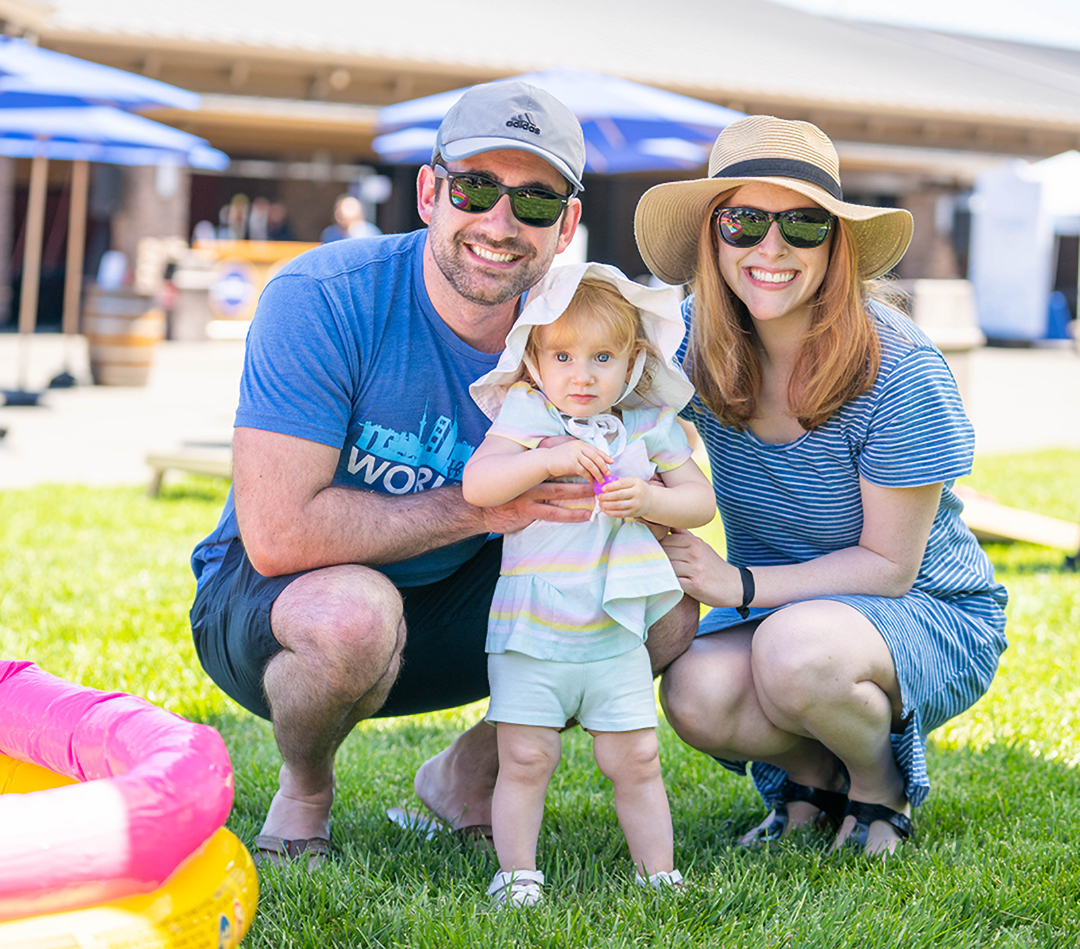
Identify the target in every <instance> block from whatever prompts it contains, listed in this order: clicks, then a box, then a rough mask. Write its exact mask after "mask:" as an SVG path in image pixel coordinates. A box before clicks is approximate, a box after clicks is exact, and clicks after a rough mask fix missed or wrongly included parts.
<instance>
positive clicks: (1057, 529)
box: [955, 486, 1080, 556]
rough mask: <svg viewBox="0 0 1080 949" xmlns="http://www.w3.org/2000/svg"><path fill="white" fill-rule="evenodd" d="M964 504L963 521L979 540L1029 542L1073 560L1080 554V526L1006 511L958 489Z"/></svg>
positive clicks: (976, 495)
mask: <svg viewBox="0 0 1080 949" xmlns="http://www.w3.org/2000/svg"><path fill="white" fill-rule="evenodd" d="M955 491H956V495H957V497H959V498H960V500H961V501H963V502H964V511H963V513H962V514H961V517H962V518H963V519H964V523H965V524H967V526H968V527H970V528H971V530H972V532H973V533H974V534H975V536H976V537H978V538H979V540H985V541H991V542H996V541H1017V540H1019V541H1025V542H1026V543H1029V544H1039V545H1040V546H1043V547H1055V548H1057V549H1058V550H1064V551H1066V552H1067V553H1069V554H1070V555H1071V556H1075V555H1076V554H1078V553H1080V524H1074V523H1073V522H1072V521H1063V520H1061V519H1059V518H1056V517H1048V516H1047V515H1045V514H1035V513H1033V512H1032V511H1022V510H1020V509H1019V508H1015V507H1006V506H1005V505H1004V504H998V503H997V502H996V501H994V500H992V499H991V498H988V497H986V496H984V495H981V494H978V493H976V492H975V491H972V490H971V489H970V488H965V487H963V486H960V487H957V488H956V489H955Z"/></svg>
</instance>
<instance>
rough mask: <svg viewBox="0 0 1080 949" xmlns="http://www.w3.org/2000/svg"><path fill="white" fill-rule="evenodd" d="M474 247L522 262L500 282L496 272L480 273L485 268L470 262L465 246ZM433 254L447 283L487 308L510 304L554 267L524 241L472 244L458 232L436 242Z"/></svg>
mask: <svg viewBox="0 0 1080 949" xmlns="http://www.w3.org/2000/svg"><path fill="white" fill-rule="evenodd" d="M473 243H475V244H477V245H478V246H481V247H486V248H488V249H489V250H493V251H496V252H499V253H506V254H516V255H520V258H521V259H520V260H518V261H517V262H516V263H515V266H514V269H513V271H512V272H510V273H507V274H505V275H504V276H502V277H501V278H500V275H499V274H498V273H497V272H496V271H495V270H494V269H492V270H489V271H485V272H481V271H480V267H482V266H483V265H482V264H474V263H473V262H472V261H471V260H469V259H468V257H469V256H470V255H471V251H469V250H468V249H467V248H466V246H465V245H466V244H473ZM431 253H432V257H433V258H434V260H435V264H436V266H438V268H439V270H440V271H441V272H442V275H443V276H444V277H445V278H446V280H447V282H448V283H449V284H450V285H451V286H452V287H453V288H454V289H455V290H456V291H457V292H458V293H459V294H460V295H461V296H462V297H463V298H464V299H466V300H468V301H469V302H470V303H479V304H483V305H485V306H497V305H499V304H501V303H508V302H510V301H511V300H514V299H516V298H517V297H519V296H521V294H523V293H524V292H525V291H526V290H528V289H529V288H530V287H531V286H532V285H533V284H535V283H536V282H537V281H538V280H539V279H540V278H541V277H543V276H544V274H545V273H547V270H548V267H549V266H551V260H550V259H548V260H544V259H542V258H540V257H538V256H537V250H536V248H535V247H534V246H531V245H529V244H526V243H524V242H523V241H517V240H513V239H508V240H504V241H498V242H495V241H489V240H470V239H469V236H468V232H467V231H459V232H458V233H456V234H454V235H452V236H451V237H447V238H440V237H435V238H433V239H432V241H431ZM552 256H554V255H552Z"/></svg>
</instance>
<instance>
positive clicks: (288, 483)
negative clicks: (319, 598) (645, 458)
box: [233, 428, 591, 576]
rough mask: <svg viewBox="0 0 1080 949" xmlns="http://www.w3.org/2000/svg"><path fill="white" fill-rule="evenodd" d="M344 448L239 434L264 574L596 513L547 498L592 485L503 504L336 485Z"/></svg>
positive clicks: (249, 525) (250, 532)
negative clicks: (491, 505)
mask: <svg viewBox="0 0 1080 949" xmlns="http://www.w3.org/2000/svg"><path fill="white" fill-rule="evenodd" d="M339 455H340V452H339V451H338V450H337V449H336V448H331V447H329V446H326V445H320V444H318V443H316V442H311V441H307V440H306V439H302V438H295V437H293V436H291V435H280V434H277V433H274V432H264V431H260V430H258V429H252V428H237V429H236V430H235V432H234V434H233V497H234V500H235V502H236V517H237V521H238V523H239V525H240V533H241V536H242V537H243V539H244V547H245V549H246V551H247V554H248V557H249V558H250V559H251V563H252V565H253V566H254V567H255V569H256V570H258V571H259V573H261V574H263V575H264V576H280V575H281V574H285V573H296V572H298V571H301V570H314V569H317V568H319V567H327V566H331V565H333V564H341V563H362V564H372V565H376V564H386V563H396V562H399V561H401V560H406V559H408V558H409V557H415V556H417V555H419V554H422V553H426V552H427V551H429V550H434V549H436V548H438V547H445V546H446V545H448V544H452V543H455V542H456V541H459V540H464V539H465V538H466V537H472V536H475V535H477V534H484V533H488V532H493V533H500V534H501V533H508V532H510V531H515V530H520V529H521V528H522V527H525V526H526V525H527V524H529V523H530V522H532V521H534V520H536V519H538V518H540V519H543V520H554V521H579V520H584V519H585V518H586V517H587V516H588V512H581V511H578V510H567V509H565V508H561V507H558V506H556V505H549V504H546V503H544V502H545V501H548V500H557V499H567V498H576V497H584V496H586V494H588V493H591V488H590V487H589V486H588V485H578V484H544V485H540V486H539V487H537V488H534V489H533V490H532V491H528V492H526V493H525V494H523V495H522V496H521V497H519V498H516V499H515V500H513V501H511V502H509V503H507V504H503V505H500V506H499V507H494V508H477V507H473V506H472V505H471V504H467V503H466V502H465V501H464V499H463V498H462V497H461V489H460V487H459V486H457V485H452V486H448V487H441V488H435V489H434V490H431V491H421V492H418V493H415V494H402V495H388V494H379V493H377V492H374V491H361V490H356V489H352V488H342V487H335V486H333V485H332V484H331V482H332V480H333V477H334V471H335V470H336V467H337V463H338V458H339Z"/></svg>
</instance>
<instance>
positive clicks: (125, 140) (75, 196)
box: [0, 106, 229, 405]
mask: <svg viewBox="0 0 1080 949" xmlns="http://www.w3.org/2000/svg"><path fill="white" fill-rule="evenodd" d="M0 154H3V155H9V156H15V157H23V158H31V159H32V160H33V163H32V165H31V174H30V198H29V204H28V206H27V215H26V220H27V224H26V238H25V255H24V263H23V285H22V293H21V296H22V299H21V300H20V307H19V332H20V334H22V336H23V339H24V340H26V339H28V338H29V335H30V334H31V333H32V332H33V329H34V323H35V322H36V314H37V291H38V280H39V276H40V265H41V243H42V236H43V232H44V213H45V186H46V179H47V174H46V170H47V162H48V160H49V159H50V158H57V159H63V160H68V161H72V162H74V165H73V168H72V186H71V194H72V200H71V208H70V217H69V221H70V223H69V229H68V256H67V268H66V269H67V276H66V283H65V287H64V314H63V330H64V333H65V334H66V335H68V336H73V335H74V334H75V333H76V331H77V327H78V316H79V298H80V293H81V274H82V265H83V256H82V255H83V241H84V238H85V233H86V231H85V226H86V199H87V188H88V183H89V167H88V163H89V162H91V161H98V162H107V163H112V164H124V165H160V164H163V163H169V164H175V165H188V166H191V167H195V168H208V169H215V170H221V169H224V168H225V167H227V166H228V164H229V159H228V156H227V155H225V154H224V153H223V152H220V151H218V150H217V149H214V148H211V147H210V146H209V145H208V144H207V142H206V141H205V140H204V139H201V138H198V137H197V136H194V135H191V134H189V133H187V132H183V131H181V130H180V129H175V128H172V127H170V126H167V125H162V124H160V123H158V122H152V121H151V120H149V119H147V118H144V117H142V116H139V115H132V114H131V113H128V112H124V111H121V110H119V109H115V108H112V107H109V106H85V107H82V108H75V107H56V108H40V109H10V108H9V109H4V108H0ZM26 368H27V348H26V343H25V342H24V344H23V345H22V347H21V349H20V360H19V370H18V388H17V389H15V390H11V391H8V392H5V402H6V403H7V404H9V405H35V404H37V399H38V395H37V393H33V392H28V391H27V390H26V387H25V378H26ZM73 381H74V379H73V377H72V376H71V374H70V373H69V372H67V371H66V370H65V371H64V372H62V373H61V374H60V375H59V376H57V377H56V378H55V379H54V380H53V383H52V384H53V385H70V384H72V383H73Z"/></svg>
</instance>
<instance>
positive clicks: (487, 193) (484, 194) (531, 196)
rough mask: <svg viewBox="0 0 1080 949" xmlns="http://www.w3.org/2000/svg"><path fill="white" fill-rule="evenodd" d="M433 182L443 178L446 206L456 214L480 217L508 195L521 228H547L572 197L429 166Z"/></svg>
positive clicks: (439, 166) (437, 166)
mask: <svg viewBox="0 0 1080 949" xmlns="http://www.w3.org/2000/svg"><path fill="white" fill-rule="evenodd" d="M433 167H434V169H435V177H436V178H445V179H446V180H447V181H448V182H449V186H450V203H451V204H452V205H453V206H454V207H455V208H457V209H458V210H459V211H466V212H468V213H469V214H483V213H484V212H485V211H490V210H491V209H492V208H493V207H495V204H496V202H497V201H498V200H499V198H501V197H502V196H503V195H504V194H508V195H510V208H511V210H513V212H514V217H516V218H517V219H518V220H519V221H521V223H522V224H528V225H529V227H551V225H552V224H554V223H555V222H556V221H557V220H559V216H560V215H561V214H562V212H563V208H565V207H566V202H567V201H569V200H570V199H571V198H572V197H573V195H572V194H556V193H555V192H554V191H547V190H545V189H544V188H511V187H508V186H507V185H504V184H501V183H500V182H498V181H494V180H493V179H491V178H488V177H487V175H475V174H452V173H450V172H449V171H447V170H446V169H445V168H444V167H443V166H442V165H435V166H433Z"/></svg>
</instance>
